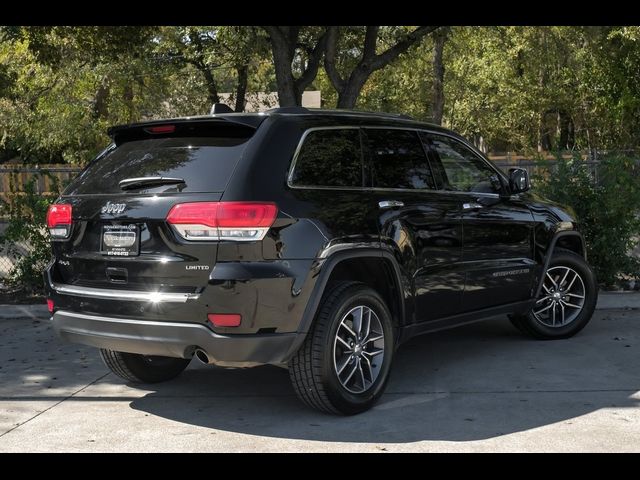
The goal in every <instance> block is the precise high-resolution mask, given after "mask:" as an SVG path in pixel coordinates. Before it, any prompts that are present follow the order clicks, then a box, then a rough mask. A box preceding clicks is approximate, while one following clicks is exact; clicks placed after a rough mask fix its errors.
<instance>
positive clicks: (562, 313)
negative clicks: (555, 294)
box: [560, 302, 564, 325]
mask: <svg viewBox="0 0 640 480" xmlns="http://www.w3.org/2000/svg"><path fill="white" fill-rule="evenodd" d="M560 315H562V319H561V320H560V325H564V305H562V302H561V303H560Z"/></svg>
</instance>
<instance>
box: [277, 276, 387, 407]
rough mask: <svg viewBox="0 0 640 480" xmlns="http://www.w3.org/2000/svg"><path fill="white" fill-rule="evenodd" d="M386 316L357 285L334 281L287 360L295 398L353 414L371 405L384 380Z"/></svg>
mask: <svg viewBox="0 0 640 480" xmlns="http://www.w3.org/2000/svg"><path fill="white" fill-rule="evenodd" d="M393 347H394V340H393V327H392V323H391V314H390V313H389V310H388V308H387V306H386V305H385V302H384V300H383V299H382V297H381V296H380V295H379V294H378V293H377V292H376V291H375V290H373V289H371V288H369V287H368V286H366V285H364V284H362V283H356V282H340V283H338V284H335V285H333V286H332V287H331V289H330V290H329V291H328V293H327V294H326V295H325V297H324V298H323V300H322V302H321V304H320V307H319V310H318V314H317V316H316V318H315V321H314V324H313V327H312V329H311V331H310V332H309V333H308V335H307V338H306V339H305V342H304V343H303V345H302V346H301V347H300V349H299V350H298V352H297V353H296V354H295V355H294V356H293V358H292V359H291V360H290V361H289V375H290V377H291V382H292V384H293V387H294V389H295V391H296V393H297V395H298V397H299V398H300V399H301V400H302V401H303V402H304V403H305V404H307V405H308V406H310V407H311V408H315V409H317V410H321V411H323V412H327V413H334V414H344V415H353V414H356V413H360V412H364V411H366V410H368V409H369V408H371V407H372V406H373V404H374V403H375V402H376V401H377V400H378V398H380V396H381V395H382V393H383V392H384V389H385V387H386V384H387V380H388V378H389V370H390V367H391V360H392V356H393Z"/></svg>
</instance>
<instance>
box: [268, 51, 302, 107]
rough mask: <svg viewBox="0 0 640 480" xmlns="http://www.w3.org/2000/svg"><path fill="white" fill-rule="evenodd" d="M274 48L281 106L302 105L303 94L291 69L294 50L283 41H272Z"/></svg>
mask: <svg viewBox="0 0 640 480" xmlns="http://www.w3.org/2000/svg"><path fill="white" fill-rule="evenodd" d="M271 46H272V49H273V63H274V68H275V71H276V83H277V84H278V103H279V105H280V106H281V107H295V106H297V105H302V95H301V94H298V92H297V91H296V85H295V80H294V78H293V73H292V71H291V63H292V62H293V52H290V51H289V50H290V49H289V47H288V45H286V44H283V43H282V42H278V41H273V40H272V42H271Z"/></svg>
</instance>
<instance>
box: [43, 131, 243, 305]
mask: <svg viewBox="0 0 640 480" xmlns="http://www.w3.org/2000/svg"><path fill="white" fill-rule="evenodd" d="M177 127H178V128H175V126H173V127H172V126H171V125H169V126H165V127H164V128H163V129H157V131H158V132H160V133H158V134H154V133H153V132H152V131H151V132H150V130H149V128H145V127H139V126H137V127H135V128H131V129H128V130H127V129H124V130H123V129H120V130H118V132H117V134H116V135H115V139H116V146H115V148H113V149H112V150H110V151H109V152H107V153H106V154H105V155H104V156H103V157H102V158H98V159H96V160H94V161H93V162H92V163H91V164H90V165H89V166H88V167H87V168H86V169H85V170H84V171H83V173H82V174H81V175H80V176H79V177H78V178H77V179H76V180H75V181H74V182H73V183H72V184H71V185H70V186H69V187H68V188H67V189H66V190H65V192H64V194H63V195H62V197H61V198H60V200H59V203H66V204H70V205H71V206H72V222H73V225H72V228H71V234H70V236H69V238H68V239H64V240H59V241H54V242H53V246H54V247H53V248H54V253H55V256H56V258H57V260H58V261H57V262H56V266H55V274H56V281H57V282H58V283H62V284H66V285H74V286H84V287H91V288H105V289H126V290H130V291H146V292H158V291H161V292H175V293H197V292H198V291H200V290H201V289H202V288H204V286H206V284H207V281H208V278H209V272H210V270H211V269H212V268H213V266H214V264H215V260H216V254H217V242H215V241H207V242H189V241H186V240H184V239H183V238H181V237H180V236H179V235H177V234H176V232H175V231H174V230H173V228H172V227H171V226H170V225H169V224H167V222H166V220H165V219H166V217H167V214H168V213H169V211H170V210H171V208H172V207H173V206H174V205H175V204H178V203H185V202H215V201H218V200H220V198H221V197H222V194H223V192H224V189H225V187H226V185H227V183H228V181H229V178H230V177H231V174H232V173H233V170H234V168H235V166H236V164H237V162H238V161H239V160H240V158H241V156H242V153H243V151H244V149H245V147H246V145H247V143H248V142H249V140H250V138H251V135H252V134H253V132H254V131H255V130H254V129H252V128H248V127H246V126H238V125H218V124H213V125H211V124H207V125H202V124H200V123H194V124H191V125H188V124H187V125H178V126H177ZM154 128H155V127H154ZM140 177H144V178H148V177H163V178H166V177H170V178H172V179H182V180H184V182H182V183H178V184H176V183H175V182H174V183H170V184H166V185H162V184H160V185H157V184H148V185H147V184H144V183H142V184H140V185H138V186H136V187H134V188H125V189H123V188H122V187H121V184H120V182H121V181H123V180H125V179H131V178H140Z"/></svg>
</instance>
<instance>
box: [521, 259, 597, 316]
mask: <svg viewBox="0 0 640 480" xmlns="http://www.w3.org/2000/svg"><path fill="white" fill-rule="evenodd" d="M585 295H586V289H585V285H584V281H583V280H582V277H580V275H579V274H578V272H576V271H575V270H574V269H572V268H569V267H564V266H557V267H552V268H550V269H549V270H547V273H546V275H545V277H544V281H543V283H542V290H541V293H540V296H539V297H538V299H537V300H536V303H535V306H534V307H533V316H534V317H535V318H536V320H538V322H540V323H542V324H543V325H545V326H547V327H551V328H558V327H564V326H565V325H568V324H570V323H571V322H573V321H574V320H575V319H576V318H577V317H578V315H580V312H581V311H582V308H583V307H584V303H585Z"/></svg>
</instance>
